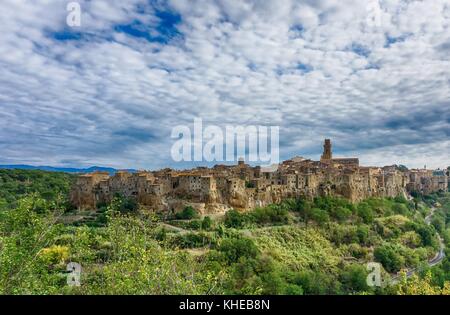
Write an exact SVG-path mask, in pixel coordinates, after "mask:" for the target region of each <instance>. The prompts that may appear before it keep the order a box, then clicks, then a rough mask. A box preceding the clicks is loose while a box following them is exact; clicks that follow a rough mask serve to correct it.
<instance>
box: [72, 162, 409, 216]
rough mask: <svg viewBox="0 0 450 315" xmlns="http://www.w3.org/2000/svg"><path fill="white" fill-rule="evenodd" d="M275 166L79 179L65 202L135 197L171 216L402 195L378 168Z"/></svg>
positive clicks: (401, 187)
mask: <svg viewBox="0 0 450 315" xmlns="http://www.w3.org/2000/svg"><path fill="white" fill-rule="evenodd" d="M288 162H289V163H286V164H284V163H283V164H281V165H280V167H279V168H278V170H277V171H276V172H273V173H262V172H261V170H260V168H258V167H250V166H248V165H245V164H239V165H237V166H220V167H215V168H212V169H205V168H202V169H194V170H190V171H188V172H187V171H185V172H177V171H172V170H163V171H159V172H138V173H135V174H128V173H125V172H121V173H119V174H116V175H114V176H111V177H110V176H109V175H107V174H104V173H93V174H87V175H82V176H80V177H79V179H78V181H77V183H76V184H75V185H74V187H73V189H72V193H71V201H72V203H73V204H74V205H75V206H76V207H78V208H80V209H81V208H84V209H86V208H95V207H96V205H97V204H98V203H103V202H109V201H110V200H111V199H112V197H113V196H114V194H116V193H120V194H122V195H124V196H126V197H131V198H136V199H137V201H138V202H139V203H140V204H142V205H143V206H145V207H146V208H148V209H151V210H153V211H159V212H168V213H174V212H178V211H180V210H182V209H183V208H184V207H185V206H187V205H192V206H193V207H195V208H196V209H197V210H198V211H200V212H201V213H203V214H209V213H223V212H225V211H227V210H228V209H231V208H236V209H241V210H249V209H253V208H255V207H261V206H266V205H268V204H271V203H279V202H281V201H282V200H284V199H286V198H295V197H305V198H313V197H316V196H341V197H344V198H347V199H349V200H350V201H352V202H358V201H360V200H363V199H365V198H368V197H387V196H390V197H394V196H398V195H402V194H404V193H405V186H406V181H405V175H404V174H402V173H400V172H397V171H389V173H386V172H383V170H382V169H378V168H362V167H359V166H352V167H348V166H345V167H343V166H339V165H337V166H336V165H335V164H323V163H320V162H314V161H310V160H301V161H300V162H291V161H288Z"/></svg>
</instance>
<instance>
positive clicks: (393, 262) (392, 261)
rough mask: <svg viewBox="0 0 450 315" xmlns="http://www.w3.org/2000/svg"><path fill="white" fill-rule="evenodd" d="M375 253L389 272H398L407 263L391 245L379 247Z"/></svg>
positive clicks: (376, 258) (376, 257) (377, 259)
mask: <svg viewBox="0 0 450 315" xmlns="http://www.w3.org/2000/svg"><path fill="white" fill-rule="evenodd" d="M373 254H374V257H375V260H376V261H378V262H380V263H381V264H382V265H383V267H384V269H386V270H387V271H388V272H398V271H399V270H400V269H401V268H402V267H403V266H404V264H405V259H404V258H403V257H402V256H401V255H400V254H399V253H398V251H397V250H396V249H395V248H394V247H393V246H391V245H382V246H380V247H377V248H375V250H374V253H373Z"/></svg>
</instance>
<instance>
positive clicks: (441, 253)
mask: <svg viewBox="0 0 450 315" xmlns="http://www.w3.org/2000/svg"><path fill="white" fill-rule="evenodd" d="M435 212H436V207H434V206H433V208H431V211H430V214H429V215H427V216H426V217H425V223H426V224H428V225H430V224H431V219H432V218H433V215H434V213H435ZM438 239H439V251H438V252H437V253H436V255H435V256H434V257H433V258H431V259H430V260H428V266H430V267H433V266H436V265H437V264H439V263H440V262H441V261H442V260H443V259H444V257H445V253H444V249H445V245H444V240H443V239H442V237H441V236H440V235H439V234H438ZM416 271H417V268H411V269H408V270H407V271H406V277H407V278H410V277H411V276H412V275H413V274H414V273H415V272H416ZM399 280H400V275H395V276H392V277H391V284H397V283H398V282H399Z"/></svg>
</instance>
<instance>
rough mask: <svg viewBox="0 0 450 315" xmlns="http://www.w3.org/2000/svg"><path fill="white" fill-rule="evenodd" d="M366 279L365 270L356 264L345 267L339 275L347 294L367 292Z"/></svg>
mask: <svg viewBox="0 0 450 315" xmlns="http://www.w3.org/2000/svg"><path fill="white" fill-rule="evenodd" d="M366 279H367V270H366V268H365V267H364V266H362V265H358V264H352V265H347V266H345V268H344V270H343V271H342V272H341V274H340V281H341V283H342V286H343V289H344V290H345V291H347V292H349V293H352V292H363V291H367V290H368V289H369V286H368V285H367V281H366Z"/></svg>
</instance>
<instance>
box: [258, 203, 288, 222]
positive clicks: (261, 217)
mask: <svg viewBox="0 0 450 315" xmlns="http://www.w3.org/2000/svg"><path fill="white" fill-rule="evenodd" d="M250 216H251V219H252V221H253V222H255V223H258V224H268V223H275V224H286V223H288V222H289V213H288V211H287V210H286V209H284V208H282V207H280V206H278V205H270V206H267V207H264V208H256V209H255V210H253V211H252V212H251V213H250Z"/></svg>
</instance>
